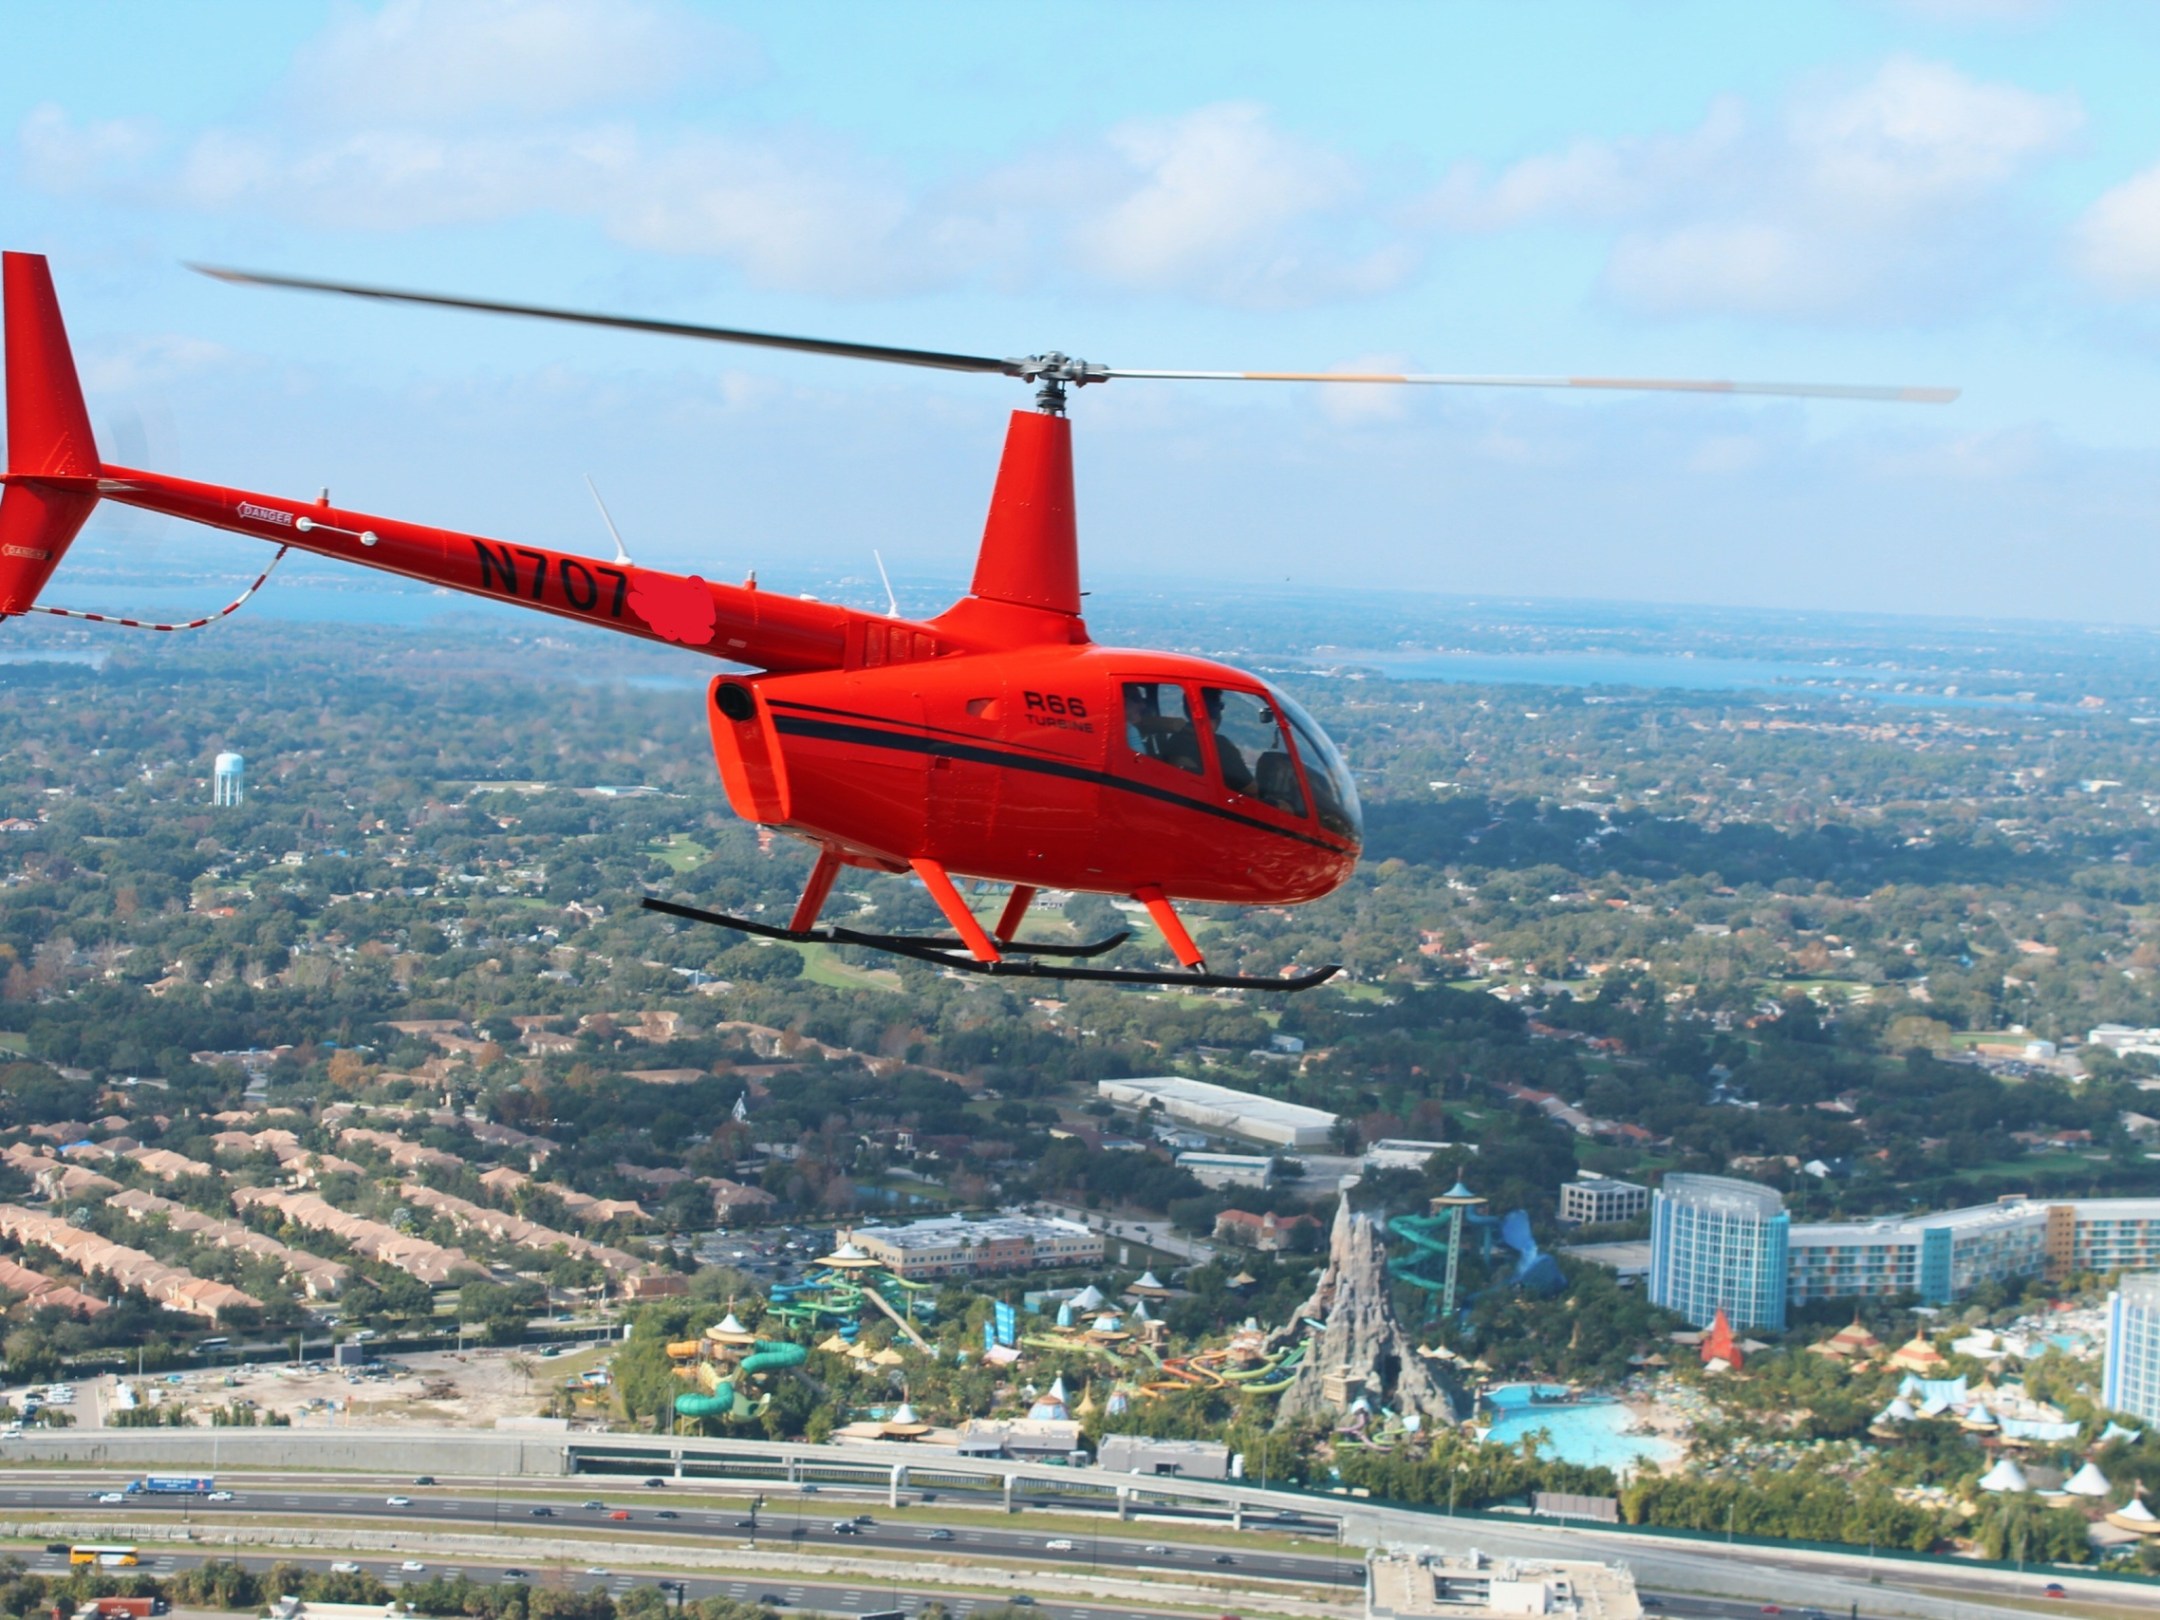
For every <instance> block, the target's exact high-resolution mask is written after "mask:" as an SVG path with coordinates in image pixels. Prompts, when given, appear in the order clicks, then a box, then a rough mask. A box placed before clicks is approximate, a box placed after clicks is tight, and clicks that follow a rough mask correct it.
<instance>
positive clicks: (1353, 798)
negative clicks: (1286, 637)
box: [1268, 686, 1365, 844]
mask: <svg viewBox="0 0 2160 1620" xmlns="http://www.w3.org/2000/svg"><path fill="white" fill-rule="evenodd" d="M1268 694H1269V695H1270V696H1271V697H1273V698H1274V699H1275V706H1276V707H1277V708H1278V709H1279V710H1281V711H1282V715H1283V718H1284V719H1286V720H1288V721H1289V722H1290V729H1291V730H1292V731H1293V732H1295V733H1296V734H1297V741H1298V757H1299V758H1301V759H1303V760H1304V761H1305V780H1306V781H1307V782H1308V783H1310V784H1311V786H1312V794H1313V808H1314V810H1315V811H1316V812H1317V813H1318V815H1319V817H1320V825H1321V826H1323V827H1325V828H1327V830H1328V831H1329V832H1331V833H1335V834H1337V835H1339V836H1341V837H1343V838H1347V839H1349V840H1351V841H1352V842H1353V843H1358V844H1362V843H1364V842H1365V812H1364V811H1363V810H1362V809H1361V808H1360V807H1359V805H1358V796H1357V784H1356V783H1355V782H1353V781H1352V780H1351V778H1350V767H1349V766H1347V765H1345V764H1344V763H1343V757H1342V755H1341V754H1339V753H1337V752H1336V751H1335V744H1334V743H1333V742H1332V741H1330V740H1329V738H1328V734H1327V733H1326V732H1324V731H1322V730H1321V729H1320V722H1319V721H1317V720H1315V719H1314V718H1313V717H1312V716H1311V715H1309V714H1307V713H1306V712H1305V711H1304V709H1303V708H1302V707H1300V706H1299V704H1298V700H1297V699H1296V698H1294V697H1292V696H1290V694H1289V693H1287V692H1279V691H1277V690H1276V689H1275V688H1274V687H1272V686H1271V687H1269V688H1268Z"/></svg>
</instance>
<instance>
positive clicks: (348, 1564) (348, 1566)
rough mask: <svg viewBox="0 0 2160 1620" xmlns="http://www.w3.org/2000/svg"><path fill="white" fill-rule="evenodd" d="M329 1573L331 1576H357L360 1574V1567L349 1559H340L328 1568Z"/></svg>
mask: <svg viewBox="0 0 2160 1620" xmlns="http://www.w3.org/2000/svg"><path fill="white" fill-rule="evenodd" d="M330 1573H331V1574H333V1575H357V1574H359V1573H360V1566H359V1565H358V1564H356V1563H354V1562H353V1561H352V1560H351V1559H350V1558H340V1559H339V1560H338V1561H337V1562H336V1563H334V1564H332V1565H331V1566H330Z"/></svg>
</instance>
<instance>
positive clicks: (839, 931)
mask: <svg viewBox="0 0 2160 1620" xmlns="http://www.w3.org/2000/svg"><path fill="white" fill-rule="evenodd" d="M640 904H642V905H643V906H644V907H645V909H646V910H647V911H664V912H666V913H667V914H668V915H669V916H670V917H680V918H682V919H683V920H684V921H686V922H701V923H711V924H712V925H713V926H714V927H715V928H732V929H734V930H735V932H737V933H738V934H755V935H757V936H758V938H760V939H784V940H787V941H789V942H791V943H793V944H796V945H866V946H868V947H870V948H871V949H872V950H879V951H897V952H898V953H900V954H901V955H903V956H906V955H912V954H913V953H915V952H916V951H930V952H933V953H934V952H938V951H964V950H966V949H967V942H966V941H965V940H961V939H955V938H951V937H943V936H939V935H935V934H863V933H857V932H856V931H855V930H854V929H852V928H775V927H774V926H773V925H772V924H771V923H761V922H752V921H751V920H750V919H749V918H748V917H731V916H729V915H728V914H727V913H725V912H721V911H700V910H699V909H698V908H697V907H696V906H680V905H677V904H676V903H675V902H674V901H672V900H655V899H652V898H651V897H650V896H648V897H647V898H646V899H644V900H643V901H641V902H640ZM1130 938H1132V936H1131V935H1130V934H1124V933H1118V934H1112V935H1111V936H1110V937H1109V938H1108V939H1098V940H1096V941H1095V943H1094V944H1092V945H1054V944H1041V945H1031V944H1029V943H1028V942H1027V941H1026V940H1022V939H1014V940H1000V941H998V945H999V948H1000V949H1001V950H1008V951H1018V952H1021V953H1023V954H1025V955H1028V956H1100V955H1102V954H1103V952H1105V951H1114V950H1116V949H1117V948H1118V947H1119V946H1120V945H1122V944H1124V943H1125V941H1127V940H1128V939H1130Z"/></svg>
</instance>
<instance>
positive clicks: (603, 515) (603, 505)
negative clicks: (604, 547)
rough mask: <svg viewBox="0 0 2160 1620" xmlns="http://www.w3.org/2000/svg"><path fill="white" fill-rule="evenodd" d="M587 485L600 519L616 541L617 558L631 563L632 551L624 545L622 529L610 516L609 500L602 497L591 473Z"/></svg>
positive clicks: (620, 561)
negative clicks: (616, 525)
mask: <svg viewBox="0 0 2160 1620" xmlns="http://www.w3.org/2000/svg"><path fill="white" fill-rule="evenodd" d="M585 487H586V488H587V489H589V490H591V491H592V502H593V505H595V506H597V507H599V508H600V521H601V522H602V523H605V524H606V525H607V532H608V535H609V537H610V538H612V539H613V540H614V542H615V560H616V561H617V562H618V563H625V564H627V563H629V562H630V553H629V552H628V551H627V550H625V549H624V547H623V543H622V531H621V530H620V529H618V528H616V527H615V520H614V519H613V518H611V517H609V516H608V509H607V502H606V501H603V500H602V499H601V498H600V486H599V485H598V484H596V483H594V482H593V481H592V474H591V473H587V474H586V475H585Z"/></svg>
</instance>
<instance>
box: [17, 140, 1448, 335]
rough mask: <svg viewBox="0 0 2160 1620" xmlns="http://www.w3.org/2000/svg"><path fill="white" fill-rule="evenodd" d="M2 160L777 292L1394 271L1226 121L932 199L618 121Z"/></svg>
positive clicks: (210, 143)
mask: <svg viewBox="0 0 2160 1620" xmlns="http://www.w3.org/2000/svg"><path fill="white" fill-rule="evenodd" d="M21 140H22V148H23V152H24V159H25V166H26V172H27V173H28V175H29V177H30V178H31V179H32V180H33V181H34V182H35V183H37V184H39V185H41V186H42V187H43V188H44V189H46V190H48V191H52V192H56V193H60V194H63V195H67V194H76V193H81V192H86V191H87V192H95V193H102V194H104V195H107V196H110V197H115V198H117V199H119V200H122V201H125V202H128V203H130V204H133V205H137V206H145V207H170V206H173V205H174V204H175V203H178V204H179V205H181V206H184V207H188V208H192V209H197V210H200V211H203V212H207V213H213V214H234V213H241V212H246V213H251V214H257V215H263V216H268V217H275V218H285V219H291V220H298V221H301V222H303V223H306V224H308V225H312V226H317V227H324V228H330V229H343V230H363V231H402V230H413V229H421V228H427V227H436V226H446V225H468V224H485V223H490V222H495V221H500V220H505V219H512V218H518V217H523V216H530V215H537V214H543V213H549V214H555V215H559V216H566V217H570V218H582V219H585V220H588V221H591V222H593V223H594V224H596V225H597V226H598V227H599V228H600V229H602V230H604V231H605V232H606V233H607V234H608V235H609V236H611V237H613V238H614V239H616V240H618V241H621V242H626V243H629V244H631V245H633V246H636V247H640V248H645V249H650V250H653V251H657V252H663V253H672V254H683V255H691V256H697V257H705V258H714V259H720V260H723V261H726V262H728V263H731V264H734V265H736V266H738V267H739V268H740V269H741V270H742V271H743V273H744V274H745V275H747V276H748V277H749V278H750V279H751V280H752V281H754V282H757V283H759V284H762V285H766V286H773V287H780V288H785V289H789V290H796V291H814V292H822V293H836V294H891V293H900V292H912V291H918V290H921V289H924V288H929V287H949V286H958V285H966V284H968V283H970V282H979V281H991V282H999V281H1008V282H1009V281H1014V280H1022V279H1025V280H1032V281H1036V282H1038V283H1039V282H1045V281H1047V282H1052V283H1055V282H1059V281H1064V280H1069V279H1072V278H1074V277H1078V278H1081V279H1084V280H1090V281H1093V282H1095V283H1097V284H1099V285H1108V286H1113V287H1119V288H1128V289H1138V290H1142V291H1149V292H1168V293H1175V294H1181V295H1185V296H1191V297H1197V298H1201V299H1207V300H1213V301H1219V302H1227V303H1233V304H1242V305H1262V306H1280V305H1286V304H1299V303H1307V302H1312V301H1314V300H1317V299H1323V298H1330V297H1336V296H1346V295H1347V296H1356V295H1360V294H1364V293H1370V292H1374V291H1378V290H1382V289H1385V288H1387V287H1391V286H1393V285H1395V284H1397V283H1398V282H1400V281H1401V280H1402V279H1403V278H1404V276H1406V275H1407V274H1408V273H1409V271H1410V270H1411V268H1412V267H1413V266H1414V263H1415V253H1414V250H1413V249H1412V248H1411V246H1410V245H1409V244H1408V243H1406V242H1405V241H1403V240H1401V239H1400V238H1399V237H1394V236H1391V235H1389V234H1388V233H1386V232H1384V231H1381V230H1377V229H1373V228H1371V227H1367V228H1363V229H1361V228H1360V223H1359V219H1358V217H1357V213H1356V210H1357V209H1358V208H1359V207H1360V206H1361V205H1362V202H1363V191H1362V186H1361V182H1360V178H1359V175H1358V173H1357V171H1356V169H1355V167H1354V165H1352V164H1351V163H1350V162H1349V161H1348V160H1347V159H1345V158H1342V157H1340V156H1339V155H1337V154H1334V153H1332V152H1330V151H1328V150H1326V149H1324V148H1321V147H1319V146H1316V145H1313V144H1311V143H1308V142H1304V141H1301V140H1298V139H1296V138H1294V137H1292V136H1290V135H1288V134H1286V133H1284V132H1283V131H1281V130H1280V129H1278V128H1277V127H1276V126H1275V125H1274V123H1273V122H1272V121H1271V120H1270V118H1269V117H1268V115H1267V113H1266V111H1265V110H1264V109H1262V108H1259V107H1256V106H1251V105H1247V104H1231V105H1223V106H1216V107H1206V108H1201V109H1199V110H1198V111H1195V112H1192V113H1189V114H1186V115H1184V116H1182V117H1178V118H1171V119H1160V120H1146V121H1138V122H1133V123H1127V124H1122V125H1119V126H1116V127H1114V128H1112V129H1110V130H1108V131H1107V132H1105V133H1103V134H1101V135H1098V136H1096V137H1094V138H1092V139H1088V140H1078V141H1071V142H1067V143H1063V144H1061V145H1058V146H1055V147H1050V148H1045V149H1043V150H1040V151H1038V152H1035V153H1031V154H1029V155H1027V156H1025V157H1023V158H1021V159H1019V160H1017V161H1015V162H1012V163H1008V164H1004V165H1000V166H999V167H997V168H995V169H992V170H990V171H988V172H986V173H982V174H977V175H964V176H962V177H960V178H958V179H956V180H951V181H947V182H945V183H943V184H937V185H922V184H918V183H914V182H911V181H910V180H909V179H908V177H907V176H906V175H905V174H904V173H902V172H901V171H900V170H899V169H898V168H897V167H895V166H893V165H889V164H886V163H882V162H879V161H876V160H874V159H872V158H870V157H868V156H866V155H864V154H863V153H862V152H861V151H860V150H859V149H857V148H856V147H854V146H852V145H850V144H847V143H844V142H841V141H837V140H832V139H826V138H820V137H817V136H815V135H811V134H804V133H801V132H796V131H789V132H783V133H772V132H764V131H760V132H755V133H747V134H724V133H717V132H713V131H711V130H707V129H700V128H695V127H682V126H662V127H658V128H648V127H645V126H643V125H641V124H640V123H639V122H638V121H637V120H635V119H634V118H631V117H628V116H623V117H618V118H612V119H589V120H586V121H582V122H580V121H569V122H565V121H561V120H555V119H546V120H537V121H527V120H519V119H508V120H504V121H501V122H499V123H497V124H493V125H490V126H487V127H475V128H445V127H442V126H441V125H440V124H438V123H429V122H424V121H402V122H401V121H397V120H385V121H383V122H380V123H375V124H368V125H364V126H355V127H349V128H334V129H332V130H330V131H328V132H318V131H316V130H314V129H313V128H306V129H292V128H287V127H285V126H283V125H279V124H271V125H255V126H235V127H227V128H219V129H212V130H209V131H207V132H205V133H203V134H201V135H199V136H197V137H195V138H194V139H193V140H192V141H191V142H190V143H188V144H186V145H185V146H183V147H179V148H177V149H174V148H172V147H170V146H169V145H161V144H160V143H159V142H158V140H157V139H156V137H155V134H154V132H149V131H145V130H139V129H136V128H134V127H133V126H125V127H122V126H107V125H94V124H93V125H78V124H74V123H71V122H70V121H69V120H68V119H67V118H66V117H65V115H64V114H62V113H61V112H60V111H59V109H57V108H44V109H40V110H39V111H38V112H37V113H35V114H33V115H32V118H31V119H30V121H29V122H28V123H26V125H25V126H24V129H23V132H22V137H21Z"/></svg>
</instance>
